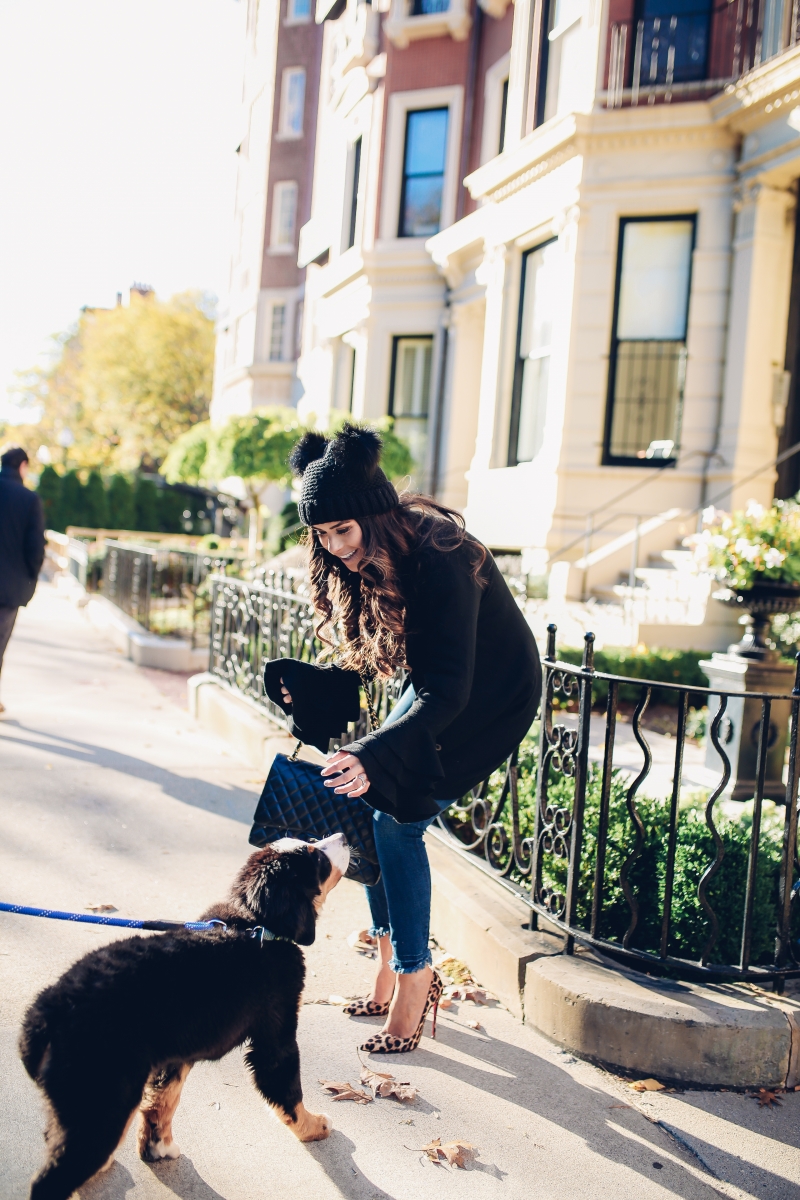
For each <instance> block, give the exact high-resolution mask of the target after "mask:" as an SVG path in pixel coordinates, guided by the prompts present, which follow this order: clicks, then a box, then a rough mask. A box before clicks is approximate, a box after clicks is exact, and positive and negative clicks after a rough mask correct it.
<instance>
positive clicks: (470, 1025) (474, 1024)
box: [467, 1021, 481, 1029]
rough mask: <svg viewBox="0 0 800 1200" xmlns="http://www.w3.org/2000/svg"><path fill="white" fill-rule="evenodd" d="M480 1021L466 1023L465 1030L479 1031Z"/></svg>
mask: <svg viewBox="0 0 800 1200" xmlns="http://www.w3.org/2000/svg"><path fill="white" fill-rule="evenodd" d="M480 1027H481V1023H480V1021H467V1029H480Z"/></svg>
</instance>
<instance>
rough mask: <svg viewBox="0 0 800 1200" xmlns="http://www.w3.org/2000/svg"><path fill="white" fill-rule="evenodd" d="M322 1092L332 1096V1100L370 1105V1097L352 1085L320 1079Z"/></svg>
mask: <svg viewBox="0 0 800 1200" xmlns="http://www.w3.org/2000/svg"><path fill="white" fill-rule="evenodd" d="M319 1082H320V1083H321V1084H322V1087H323V1088H324V1090H325V1091H326V1092H328V1093H330V1095H332V1096H333V1098H334V1100H355V1102H356V1104H371V1103H372V1096H370V1095H368V1094H367V1093H366V1092H362V1091H361V1089H360V1088H357V1087H353V1085H352V1083H336V1082H334V1080H332V1079H320V1081H319Z"/></svg>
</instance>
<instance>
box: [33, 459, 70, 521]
mask: <svg viewBox="0 0 800 1200" xmlns="http://www.w3.org/2000/svg"><path fill="white" fill-rule="evenodd" d="M36 491H37V492H38V493H39V499H40V500H41V502H42V508H43V509H44V524H45V528H46V529H55V530H56V532H57V533H63V532H64V525H63V523H62V520H61V476H60V475H59V473H58V471H57V470H56V469H55V467H51V466H46V467H45V468H44V470H43V471H42V473H41V475H40V476H39V484H38V487H37V488H36Z"/></svg>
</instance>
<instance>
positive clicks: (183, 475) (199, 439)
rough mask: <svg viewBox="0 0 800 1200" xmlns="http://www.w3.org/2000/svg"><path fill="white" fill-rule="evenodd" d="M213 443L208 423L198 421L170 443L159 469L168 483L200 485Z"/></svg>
mask: <svg viewBox="0 0 800 1200" xmlns="http://www.w3.org/2000/svg"><path fill="white" fill-rule="evenodd" d="M212 442H213V433H212V429H211V422H210V421H198V422H197V424H196V425H193V426H192V428H191V429H187V431H186V433H182V434H181V436H180V437H179V438H178V439H177V440H176V441H174V442H173V443H172V445H171V446H170V448H169V452H168V454H167V457H166V458H165V459H164V462H163V464H162V467H161V473H162V475H163V476H164V478H165V479H167V480H168V481H169V482H170V483H177V482H179V481H182V482H183V483H200V482H201V480H203V479H204V478H205V477H206V476H205V475H204V467H205V463H206V459H207V458H208V454H209V447H210V446H211V444H212Z"/></svg>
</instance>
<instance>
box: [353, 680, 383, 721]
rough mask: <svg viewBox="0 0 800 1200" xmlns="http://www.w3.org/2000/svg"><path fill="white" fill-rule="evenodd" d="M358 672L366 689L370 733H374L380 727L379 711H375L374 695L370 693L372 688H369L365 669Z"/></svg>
mask: <svg viewBox="0 0 800 1200" xmlns="http://www.w3.org/2000/svg"><path fill="white" fill-rule="evenodd" d="M358 674H359V678H360V680H361V686H362V687H363V689H364V699H365V700H366V702H367V713H368V714H369V727H370V733H374V732H375V730H376V729H378V728H380V720H379V718H378V714H377V712H376V711H375V705H374V704H373V702H372V695H371V694H370V690H369V680H368V679H367V677H366V676H365V675H364V673H363V671H359V673H358Z"/></svg>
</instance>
